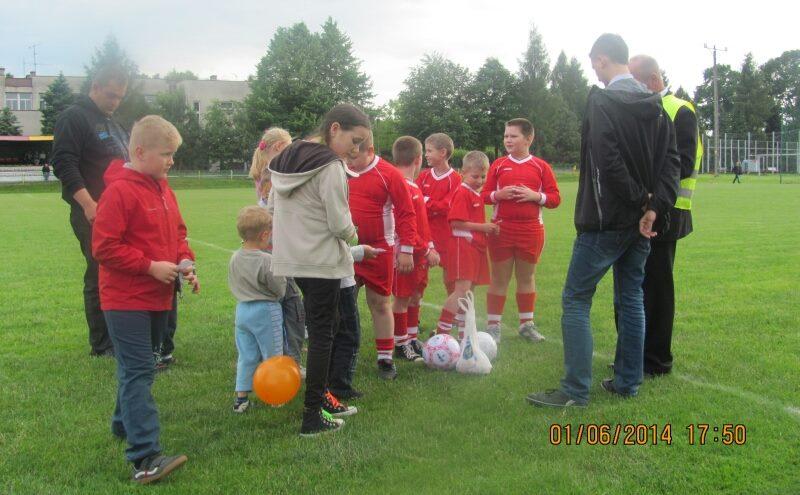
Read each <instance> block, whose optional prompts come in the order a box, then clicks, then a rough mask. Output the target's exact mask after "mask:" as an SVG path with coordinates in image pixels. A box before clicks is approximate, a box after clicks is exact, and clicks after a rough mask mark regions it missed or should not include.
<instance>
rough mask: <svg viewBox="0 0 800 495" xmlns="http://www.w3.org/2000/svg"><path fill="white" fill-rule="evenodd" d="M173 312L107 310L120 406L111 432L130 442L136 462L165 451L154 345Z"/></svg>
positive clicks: (130, 454)
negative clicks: (156, 393) (161, 442)
mask: <svg viewBox="0 0 800 495" xmlns="http://www.w3.org/2000/svg"><path fill="white" fill-rule="evenodd" d="M168 313H169V311H105V312H104V316H105V320H106V324H107V326H108V334H109V336H110V337H111V341H112V342H113V343H114V352H115V356H116V358H117V381H118V385H117V404H116V407H115V408H114V415H113V417H112V418H111V432H112V433H114V435H117V436H118V437H121V438H125V439H127V441H128V448H127V450H126V451H125V456H126V457H127V459H128V461H130V462H135V461H138V460H139V459H143V458H145V457H147V456H150V455H152V454H158V453H159V452H161V445H159V441H158V439H159V434H160V426H159V423H158V410H157V409H156V403H155V400H153V394H152V393H151V388H152V386H153V378H154V376H155V361H154V360H153V342H154V340H156V339H158V338H160V336H161V334H162V333H163V332H164V329H165V328H166V326H167V314H168Z"/></svg>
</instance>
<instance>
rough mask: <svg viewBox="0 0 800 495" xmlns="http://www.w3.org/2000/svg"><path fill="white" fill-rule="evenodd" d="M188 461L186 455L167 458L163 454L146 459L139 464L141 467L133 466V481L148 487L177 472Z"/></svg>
mask: <svg viewBox="0 0 800 495" xmlns="http://www.w3.org/2000/svg"><path fill="white" fill-rule="evenodd" d="M186 461H187V457H186V456H185V455H173V456H165V455H161V454H155V455H151V456H150V457H145V458H144V459H142V461H141V462H139V467H136V465H134V466H133V475H132V476H131V479H132V480H133V481H135V482H136V483H140V484H142V485H146V484H147V483H152V482H154V481H158V480H160V479H161V478H163V477H164V476H166V475H168V474H169V473H171V472H172V471H175V470H176V469H178V468H179V467H181V466H183V464H184V463H185V462H186Z"/></svg>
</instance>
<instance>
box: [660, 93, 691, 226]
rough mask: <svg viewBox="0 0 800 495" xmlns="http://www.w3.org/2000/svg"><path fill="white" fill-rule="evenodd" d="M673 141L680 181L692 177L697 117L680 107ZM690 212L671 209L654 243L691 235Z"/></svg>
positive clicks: (675, 121) (676, 117)
mask: <svg viewBox="0 0 800 495" xmlns="http://www.w3.org/2000/svg"><path fill="white" fill-rule="evenodd" d="M674 124H675V141H676V143H677V146H678V155H679V156H680V160H681V180H683V179H686V178H688V177H691V176H692V173H693V172H694V161H695V158H697V137H698V136H697V116H696V115H695V113H694V112H692V111H691V110H689V109H688V108H686V107H681V109H680V110H678V113H677V114H675V120H674ZM692 230H693V225H692V211H691V210H681V209H679V208H674V207H673V208H672V210H671V211H670V213H669V224H668V225H665V226H664V228H663V230H661V231H659V233H658V236H656V237H654V238H653V240H655V241H664V242H673V241H677V240H678V239H682V238H684V237H686V236H687V235H689V234H691V233H692Z"/></svg>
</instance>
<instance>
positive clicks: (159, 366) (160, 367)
mask: <svg viewBox="0 0 800 495" xmlns="http://www.w3.org/2000/svg"><path fill="white" fill-rule="evenodd" d="M153 360H154V361H155V368H156V373H160V372H162V371H166V370H167V369H169V364H168V363H165V362H164V358H162V357H161V354H158V353H155V352H154V353H153Z"/></svg>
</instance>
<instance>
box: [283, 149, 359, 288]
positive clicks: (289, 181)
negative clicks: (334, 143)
mask: <svg viewBox="0 0 800 495" xmlns="http://www.w3.org/2000/svg"><path fill="white" fill-rule="evenodd" d="M269 170H270V172H271V174H272V190H270V193H269V200H268V201H267V209H268V210H269V212H270V213H272V216H273V218H272V273H273V274H274V275H280V276H285V277H305V278H324V279H341V278H345V277H352V276H353V275H354V272H353V256H352V255H351V254H350V248H349V246H348V242H349V241H351V240H354V239H355V238H356V228H355V227H354V226H353V221H352V218H351V217H350V209H349V206H348V202H347V197H348V188H347V167H346V166H345V164H344V162H343V161H342V160H341V159H340V158H339V157H338V156H337V155H336V154H335V153H334V152H333V151H331V149H330V148H328V147H327V146H325V145H322V144H317V143H309V142H306V141H297V142H295V143H293V144H292V145H290V146H288V147H287V148H286V149H284V150H283V151H282V152H281V153H280V154H279V155H278V156H276V157H275V158H273V159H272V161H271V162H270V164H269Z"/></svg>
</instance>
